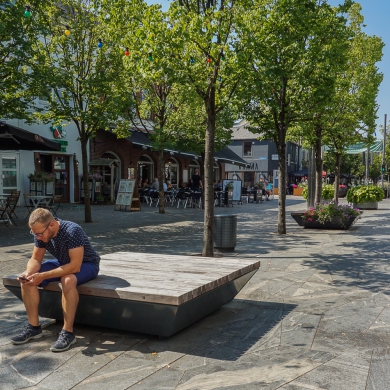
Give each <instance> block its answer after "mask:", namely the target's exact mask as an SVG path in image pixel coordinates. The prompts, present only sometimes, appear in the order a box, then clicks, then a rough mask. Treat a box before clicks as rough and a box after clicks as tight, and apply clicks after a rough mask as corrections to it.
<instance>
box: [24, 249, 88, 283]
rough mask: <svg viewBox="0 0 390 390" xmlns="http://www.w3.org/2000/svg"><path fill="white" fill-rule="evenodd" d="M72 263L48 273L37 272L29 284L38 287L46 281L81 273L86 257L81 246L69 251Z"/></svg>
mask: <svg viewBox="0 0 390 390" xmlns="http://www.w3.org/2000/svg"><path fill="white" fill-rule="evenodd" d="M69 257H70V263H69V264H65V265H61V266H60V267H58V268H55V269H53V270H50V271H46V272H37V273H35V274H33V275H31V278H30V282H28V283H29V284H33V285H36V286H38V285H39V284H40V283H42V281H43V280H45V279H51V278H60V277H61V276H65V275H70V274H75V273H77V272H79V271H80V268H81V264H82V262H83V257H84V247H83V246H79V247H78V248H74V249H70V250H69Z"/></svg>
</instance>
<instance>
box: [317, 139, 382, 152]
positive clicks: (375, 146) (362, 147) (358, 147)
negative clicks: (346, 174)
mask: <svg viewBox="0 0 390 390" xmlns="http://www.w3.org/2000/svg"><path fill="white" fill-rule="evenodd" d="M367 148H368V145H367V144H365V143H364V142H359V143H357V144H355V145H351V146H349V147H348V149H347V150H346V151H345V153H346V154H361V153H364V152H367ZM331 150H332V149H331V148H330V147H329V146H325V147H324V151H325V152H329V151H331ZM382 151H383V140H381V139H379V140H376V141H374V142H373V143H372V144H371V145H370V152H382Z"/></svg>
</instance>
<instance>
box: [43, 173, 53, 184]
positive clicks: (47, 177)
mask: <svg viewBox="0 0 390 390" xmlns="http://www.w3.org/2000/svg"><path fill="white" fill-rule="evenodd" d="M44 174H45V180H46V181H49V182H51V181H54V180H55V179H56V175H55V173H51V172H44Z"/></svg>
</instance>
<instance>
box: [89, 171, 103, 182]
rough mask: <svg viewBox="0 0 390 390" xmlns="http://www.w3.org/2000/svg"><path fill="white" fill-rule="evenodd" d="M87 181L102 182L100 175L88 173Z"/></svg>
mask: <svg viewBox="0 0 390 390" xmlns="http://www.w3.org/2000/svg"><path fill="white" fill-rule="evenodd" d="M88 179H89V180H95V181H102V180H103V176H102V175H100V174H99V173H94V172H89V173H88Z"/></svg>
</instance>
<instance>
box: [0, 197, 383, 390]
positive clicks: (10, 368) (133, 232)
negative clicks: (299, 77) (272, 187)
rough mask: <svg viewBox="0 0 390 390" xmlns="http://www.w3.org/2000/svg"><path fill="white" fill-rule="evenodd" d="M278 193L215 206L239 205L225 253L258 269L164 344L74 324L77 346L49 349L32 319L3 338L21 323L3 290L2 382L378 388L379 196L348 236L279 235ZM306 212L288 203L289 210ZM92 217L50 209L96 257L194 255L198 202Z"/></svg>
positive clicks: (15, 255) (6, 254) (19, 240)
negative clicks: (26, 335)
mask: <svg viewBox="0 0 390 390" xmlns="http://www.w3.org/2000/svg"><path fill="white" fill-rule="evenodd" d="M276 202H277V201H276V200H275V201H271V202H266V203H263V204H261V205H257V204H254V205H253V204H244V205H242V206H241V205H240V206H235V207H234V208H220V209H217V210H216V211H217V213H218V214H231V213H234V214H238V240H237V247H236V250H235V252H233V253H228V254H223V256H239V257H251V258H259V259H260V261H261V266H260V269H259V271H258V272H257V274H255V276H254V277H253V278H252V279H251V281H250V282H249V283H248V284H247V285H246V286H245V288H244V289H243V290H242V291H241V292H240V294H239V295H238V296H237V298H236V299H234V300H233V301H232V302H230V303H228V304H227V305H225V306H224V307H223V308H221V309H220V310H218V311H217V312H215V313H213V314H211V315H209V316H208V317H206V318H204V319H202V320H200V321H198V322H197V323H196V324H194V325H192V326H190V327H188V328H186V329H184V330H183V331H181V332H179V333H178V334H176V335H174V336H172V337H171V338H169V339H163V340H159V339H157V338H154V337H150V336H147V335H144V334H137V333H129V332H121V331H116V330H110V329H105V328H99V327H87V326H79V325H76V327H75V332H76V336H77V343H76V344H75V345H74V346H72V348H71V349H70V350H69V351H67V352H64V353H60V354H54V353H52V352H50V350H49V348H50V346H51V345H52V343H53V342H54V341H55V340H56V338H57V334H58V332H59V330H60V329H61V326H62V324H61V323H53V321H51V320H45V319H42V322H44V323H45V325H46V327H45V328H44V332H43V333H44V335H43V337H42V338H41V339H38V340H34V341H33V342H29V343H27V344H25V345H19V346H14V345H12V344H11V343H10V337H12V336H13V335H14V334H17V333H18V332H19V331H20V329H21V328H22V327H23V326H24V325H25V324H26V321H27V318H26V314H25V312H24V306H23V304H22V303H21V302H20V301H18V300H17V299H16V298H15V297H14V296H13V295H11V294H10V293H9V292H8V291H7V290H6V289H5V288H4V287H3V286H2V285H0V378H1V385H0V388H1V389H3V388H4V389H15V390H16V389H40V390H46V389H50V390H52V389H61V390H67V389H94V390H95V389H99V390H100V389H101V388H105V387H106V388H107V387H109V388H110V390H111V389H129V388H139V389H159V390H160V389H201V390H205V389H224V390H226V389H240V390H241V389H249V390H250V389H288V390H298V389H299V390H302V389H309V390H313V389H315V390H320V389H321V390H322V389H326V390H328V389H337V390H343V389H353V390H356V389H367V390H374V389H386V390H387V389H388V383H389V379H390V378H389V374H388V372H389V370H388V365H389V349H388V348H387V346H388V345H390V283H389V282H390V242H388V241H389V240H388V231H389V228H390V218H389V217H390V201H389V200H385V201H383V202H381V204H380V205H381V208H380V209H379V210H373V211H365V213H364V214H363V218H362V219H360V220H359V221H358V222H357V224H356V225H354V227H353V228H352V229H350V230H349V231H342V232H340V231H339V232H336V231H321V230H305V229H302V228H300V227H299V226H297V225H296V224H295V222H294V221H293V220H292V219H289V218H288V217H287V235H286V236H280V235H278V234H277V232H276V230H277V229H276V225H275V221H276V215H277V209H276ZM303 208H304V202H303V201H302V200H301V199H296V197H289V198H288V199H287V210H288V212H289V211H293V210H299V209H303ZM23 212H24V210H23V209H20V210H18V211H17V213H18V215H19V217H20V218H19V219H20V220H22V219H23ZM92 216H93V219H94V222H93V223H91V224H86V223H84V222H83V217H84V215H83V209H82V208H80V207H78V206H77V205H68V206H65V207H61V209H60V218H64V219H69V220H73V221H75V222H78V223H80V224H81V225H82V226H83V228H84V229H85V231H86V232H87V234H88V236H89V237H90V239H91V241H92V242H93V243H94V245H95V246H96V248H97V249H98V251H99V252H100V253H101V254H106V253H112V252H115V251H118V250H124V251H138V252H149V253H164V254H183V255H187V254H189V255H194V254H199V253H200V252H201V248H202V237H203V214H202V211H201V210H195V209H186V210H183V209H176V208H167V214H165V215H160V214H159V213H158V212H157V210H156V209H155V208H150V207H143V208H142V211H141V212H139V213H124V212H116V211H114V210H113V208H112V207H111V206H93V209H92ZM259 218H261V221H262V223H261V224H260V223H259ZM20 222H21V223H20V224H19V225H18V226H17V227H12V228H6V227H5V226H3V225H1V226H0V237H1V239H0V272H1V274H2V275H8V274H16V273H19V272H21V271H23V270H24V266H25V263H26V261H27V259H28V258H29V256H30V253H31V252H30V251H31V247H32V244H31V236H30V235H29V233H28V229H27V227H26V226H25V224H24V223H23V222H22V221H20ZM189 232H190V233H191V234H189ZM259 237H260V239H259ZM211 261H212V260H211Z"/></svg>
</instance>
